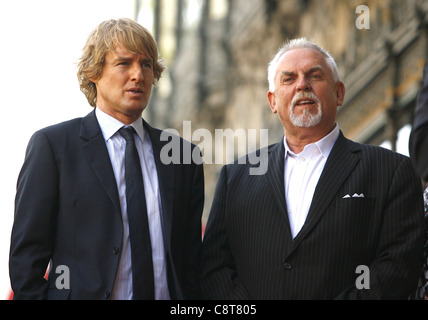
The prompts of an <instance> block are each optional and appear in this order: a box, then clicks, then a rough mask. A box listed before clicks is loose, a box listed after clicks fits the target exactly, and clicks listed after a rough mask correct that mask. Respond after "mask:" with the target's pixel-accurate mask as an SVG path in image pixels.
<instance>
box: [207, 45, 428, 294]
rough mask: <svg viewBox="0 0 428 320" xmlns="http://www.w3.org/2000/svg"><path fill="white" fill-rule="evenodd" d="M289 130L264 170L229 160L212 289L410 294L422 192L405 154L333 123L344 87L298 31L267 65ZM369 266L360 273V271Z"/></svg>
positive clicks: (211, 254)
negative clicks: (351, 136)
mask: <svg viewBox="0 0 428 320" xmlns="http://www.w3.org/2000/svg"><path fill="white" fill-rule="evenodd" d="M268 80H269V91H268V94H267V98H268V100H269V104H270V107H271V109H272V112H274V113H277V114H278V117H279V119H280V121H281V123H282V125H283V127H284V138H283V139H282V141H280V142H279V143H276V144H274V145H271V146H269V147H267V148H266V149H264V150H261V151H260V152H267V153H268V168H267V171H266V174H265V175H251V172H250V169H251V167H252V164H251V162H249V161H246V162H245V164H244V161H239V162H238V161H236V162H235V163H233V164H230V165H226V166H224V167H223V168H222V170H221V173H220V177H219V180H218V183H217V187H216V191H215V195H214V199H213V204H212V208H211V212H210V215H209V219H208V223H207V227H206V230H205V235H204V241H203V250H202V264H203V270H202V275H203V277H202V282H201V287H202V293H203V297H204V298H206V299H405V298H407V297H408V296H409V295H410V294H411V293H412V292H413V291H414V290H415V288H416V285H417V280H418V275H419V271H420V269H421V257H422V246H423V234H424V232H423V231H424V228H423V226H424V224H423V201H422V190H421V184H420V181H419V178H418V176H417V175H416V174H415V172H414V169H413V167H412V163H411V161H410V159H409V158H408V157H405V156H403V155H399V154H397V153H395V152H392V151H389V150H386V149H383V148H381V147H376V146H369V145H364V144H359V143H355V142H353V141H351V140H348V139H347V138H345V137H344V135H343V133H342V132H341V131H340V129H339V126H338V124H337V123H336V115H337V109H338V107H339V106H340V105H342V103H343V100H344V97H345V86H344V84H343V83H342V81H341V80H340V77H339V74H338V71H337V66H336V63H335V61H334V59H333V58H332V57H331V55H330V54H329V53H328V52H327V51H325V50H324V49H323V48H321V47H320V46H318V45H317V44H315V43H313V42H309V41H307V40H306V39H297V40H293V41H290V42H288V43H286V44H285V45H284V46H283V47H281V48H280V50H279V51H278V53H277V55H276V56H275V57H274V59H273V60H272V61H271V63H270V64H269V68H268ZM362 272H363V273H364V274H361V273H362Z"/></svg>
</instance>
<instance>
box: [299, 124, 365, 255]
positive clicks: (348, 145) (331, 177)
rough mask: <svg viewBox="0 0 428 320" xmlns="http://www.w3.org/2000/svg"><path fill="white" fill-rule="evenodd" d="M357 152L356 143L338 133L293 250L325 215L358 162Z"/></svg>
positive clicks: (357, 146)
mask: <svg viewBox="0 0 428 320" xmlns="http://www.w3.org/2000/svg"><path fill="white" fill-rule="evenodd" d="M359 150H361V147H360V146H359V145H358V144H357V143H354V142H352V141H350V140H348V139H346V138H345V137H344V136H343V134H342V132H340V135H339V137H338V139H337V141H336V143H335V145H334V147H333V149H332V151H331V154H330V156H329V158H328V160H327V162H326V164H325V167H324V170H323V172H322V174H321V177H320V179H319V181H318V184H317V187H316V189H315V192H314V196H313V199H312V203H311V207H310V209H309V212H308V217H307V219H306V222H305V224H304V225H303V227H302V229H301V231H300V232H299V233H298V234H297V236H296V237H295V238H294V241H293V249H294V248H296V247H297V246H298V245H299V244H300V243H301V241H302V240H303V239H304V237H305V236H306V235H307V234H308V233H309V232H310V231H311V230H312V229H313V228H314V227H315V226H316V224H317V222H318V221H319V219H320V218H321V217H322V215H323V214H324V213H325V211H326V209H327V207H328V205H329V204H330V202H331V201H332V200H333V198H334V197H335V196H336V194H337V192H338V190H339V188H340V187H341V186H342V185H343V183H344V182H345V180H346V179H347V177H348V176H349V174H350V173H351V172H352V170H353V169H354V168H355V166H356V165H357V163H358V162H359V160H360V156H359V153H358V152H357V151H359Z"/></svg>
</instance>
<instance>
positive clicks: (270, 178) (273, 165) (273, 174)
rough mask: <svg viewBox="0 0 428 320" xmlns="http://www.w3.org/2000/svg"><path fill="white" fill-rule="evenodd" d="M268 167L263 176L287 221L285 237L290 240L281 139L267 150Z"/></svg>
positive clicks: (283, 152)
mask: <svg viewBox="0 0 428 320" xmlns="http://www.w3.org/2000/svg"><path fill="white" fill-rule="evenodd" d="M268 152H269V153H268V168H267V171H266V174H265V175H264V177H265V178H266V180H267V182H268V184H269V185H270V187H271V191H272V194H273V196H274V198H275V201H276V203H277V204H278V207H279V208H280V210H281V213H282V215H283V217H284V218H285V219H286V221H287V223H286V224H287V226H288V228H287V230H286V235H285V236H286V238H287V239H288V240H290V242H291V239H292V237H291V229H290V222H289V220H288V211H287V204H286V201H285V187H284V156H285V147H284V143H283V140H281V141H280V142H278V143H277V144H275V145H273V146H272V147H271V148H270V149H269V151H268Z"/></svg>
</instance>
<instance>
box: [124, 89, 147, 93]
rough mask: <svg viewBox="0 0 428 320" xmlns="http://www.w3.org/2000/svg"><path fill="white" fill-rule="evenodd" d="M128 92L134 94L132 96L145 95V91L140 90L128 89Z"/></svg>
mask: <svg viewBox="0 0 428 320" xmlns="http://www.w3.org/2000/svg"><path fill="white" fill-rule="evenodd" d="M126 91H127V92H129V93H132V94H143V93H144V92H143V90H142V89H140V88H131V89H128V90H126Z"/></svg>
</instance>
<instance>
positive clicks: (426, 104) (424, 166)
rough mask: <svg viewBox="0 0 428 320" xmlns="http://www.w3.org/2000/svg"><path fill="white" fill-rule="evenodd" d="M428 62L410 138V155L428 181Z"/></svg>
mask: <svg viewBox="0 0 428 320" xmlns="http://www.w3.org/2000/svg"><path fill="white" fill-rule="evenodd" d="M427 149H428V63H426V64H425V68H424V75H423V84H422V88H421V89H420V91H419V93H418V98H417V103H416V110H415V119H414V122H413V128H412V132H411V134H410V140H409V152H410V157H411V158H412V160H413V164H414V165H415V167H416V170H417V172H418V174H419V175H420V177H421V178H422V179H424V180H425V181H428V153H427V152H426V150H427Z"/></svg>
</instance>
